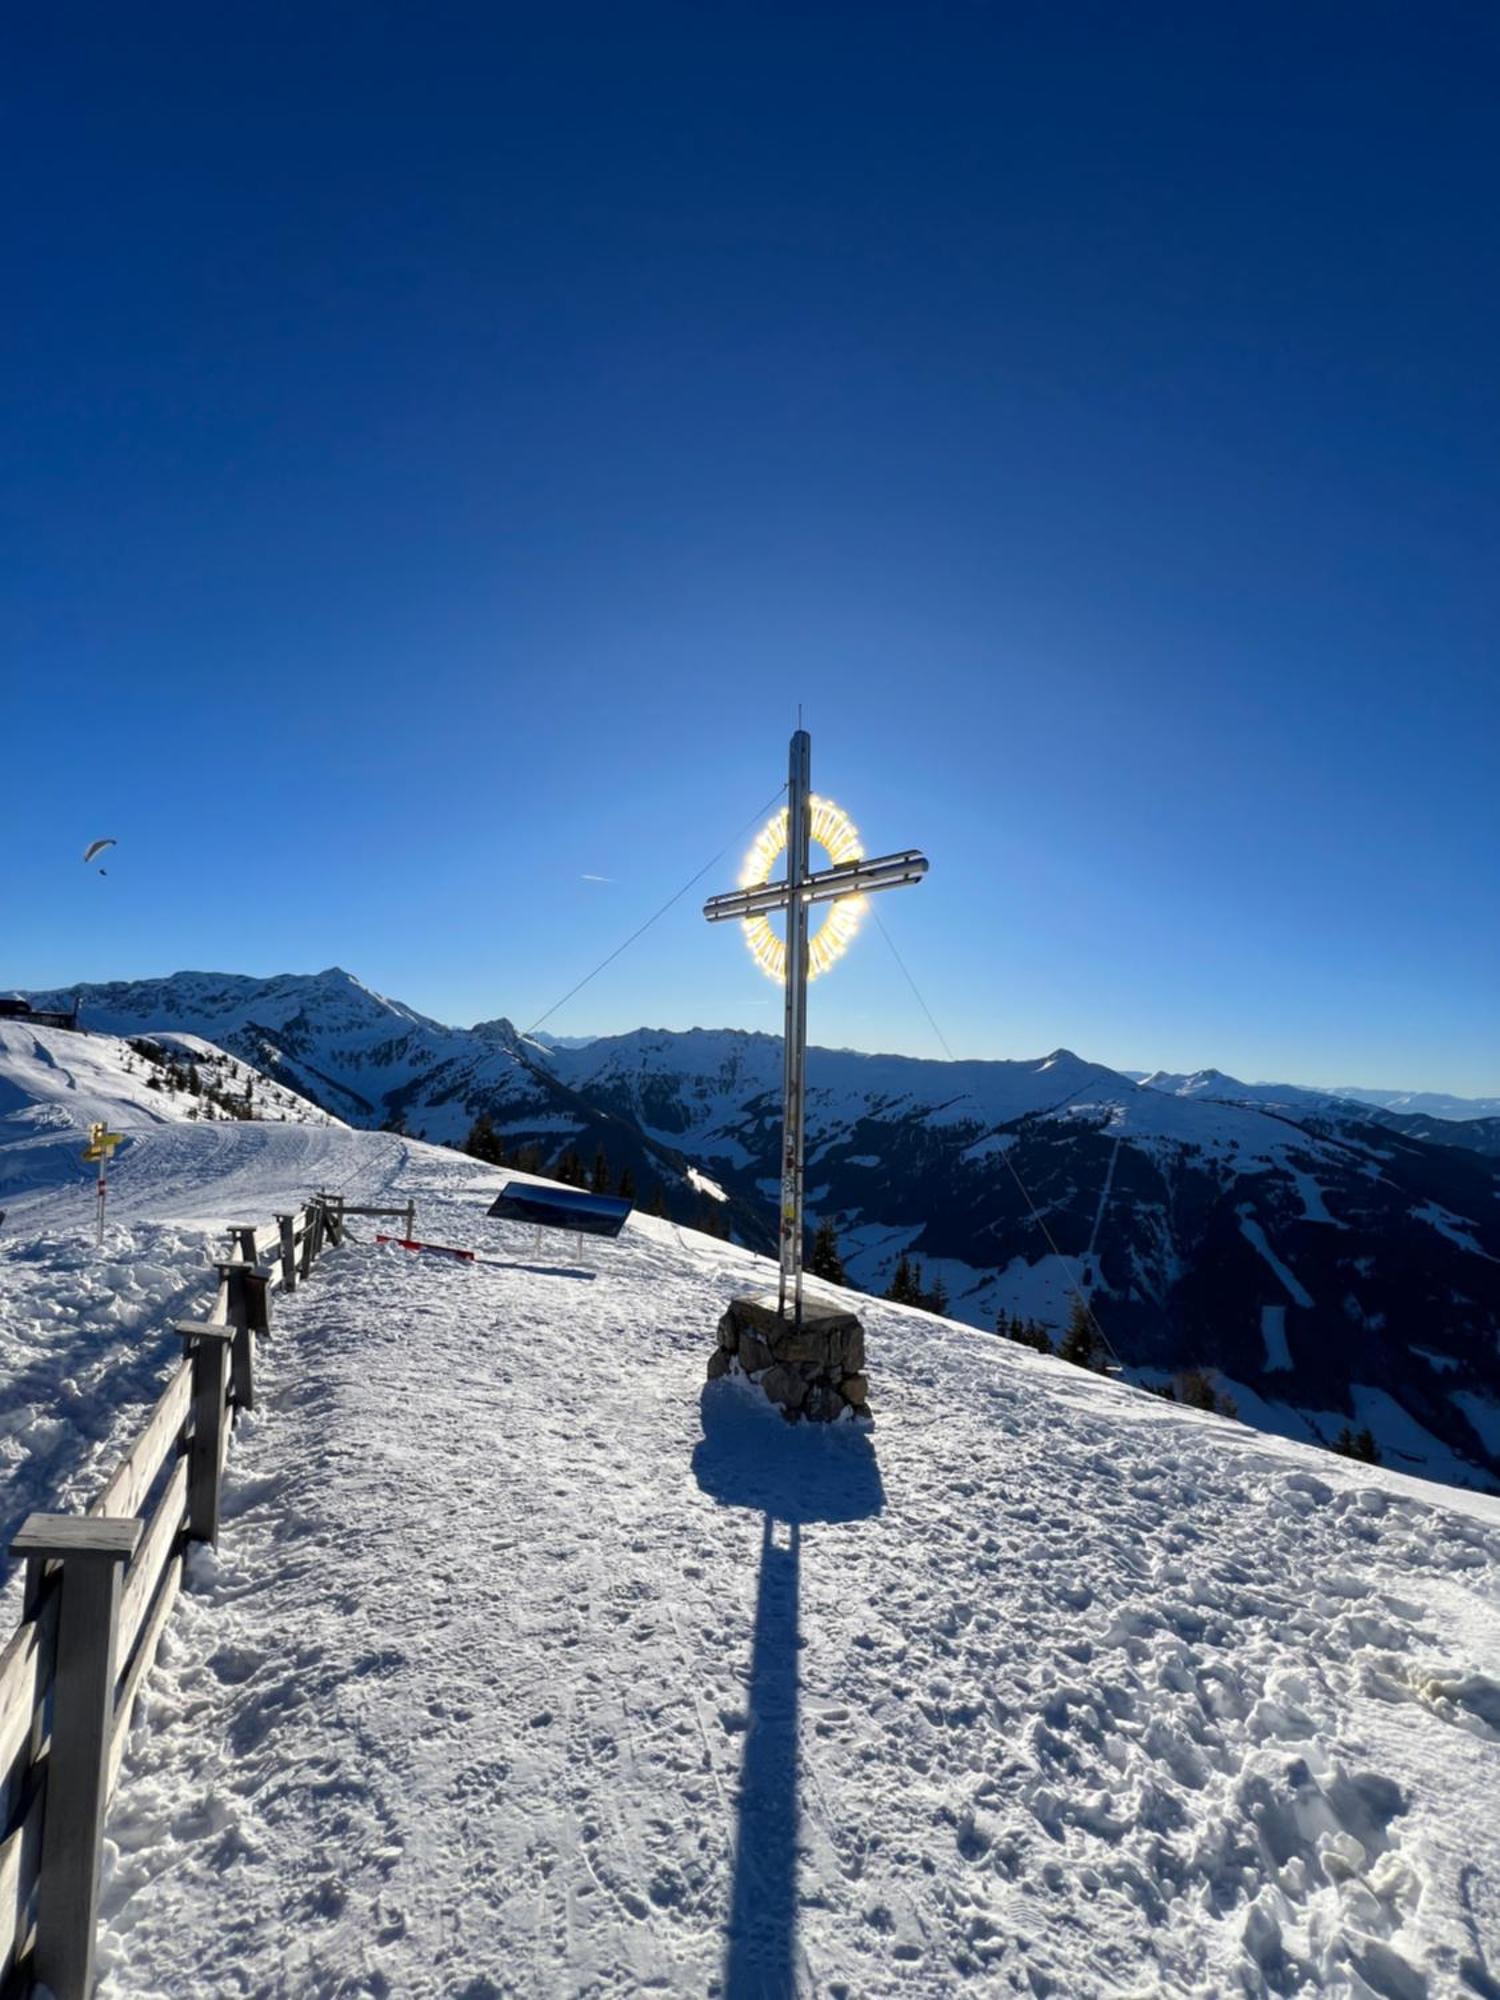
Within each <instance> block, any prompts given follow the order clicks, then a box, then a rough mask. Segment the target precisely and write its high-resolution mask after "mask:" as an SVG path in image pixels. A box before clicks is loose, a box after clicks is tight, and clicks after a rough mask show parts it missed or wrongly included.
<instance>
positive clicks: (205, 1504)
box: [174, 1319, 235, 1542]
mask: <svg viewBox="0 0 1500 2000" xmlns="http://www.w3.org/2000/svg"><path fill="white" fill-rule="evenodd" d="M174 1331H175V1332H176V1333H177V1334H178V1335H180V1337H181V1339H182V1343H183V1346H184V1347H185V1348H186V1350H187V1353H188V1355H189V1357H190V1359H191V1361H192V1364H193V1436H192V1442H191V1444H190V1445H189V1447H188V1492H187V1502H188V1524H187V1531H188V1540H189V1541H193V1542H216V1541H217V1540H218V1539H219V1488H220V1481H221V1477H222V1474H223V1468H224V1390H225V1385H226V1374H227V1371H226V1368H225V1363H226V1362H227V1360H228V1358H229V1356H228V1349H229V1345H230V1343H231V1342H232V1341H233V1339H234V1335H235V1329H234V1328H233V1327H230V1326H213V1325H207V1324H205V1323H204V1322H203V1321H201V1320H191V1319H180V1320H178V1322H177V1325H176V1327H175V1328H174Z"/></svg>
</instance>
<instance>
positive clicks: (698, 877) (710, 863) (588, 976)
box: [526, 784, 786, 1036]
mask: <svg viewBox="0 0 1500 2000" xmlns="http://www.w3.org/2000/svg"><path fill="white" fill-rule="evenodd" d="M785 790H786V786H785V785H784V784H781V785H778V786H777V787H776V790H775V791H774V792H773V793H772V794H771V796H770V798H769V799H767V801H766V803H765V804H764V805H763V806H760V807H759V808H758V809H757V810H756V811H755V812H753V813H751V815H750V817H749V819H747V820H746V821H745V824H744V825H743V826H742V827H741V828H740V830H739V831H738V833H732V834H731V835H730V836H729V838H728V840H726V841H725V843H724V845H723V846H722V847H721V848H720V849H719V851H718V853H717V854H715V855H713V856H712V857H711V858H710V859H709V860H707V861H705V862H704V864H703V866H702V867H701V868H700V869H699V870H698V872H697V874H695V875H691V876H689V878H688V879H687V881H686V882H684V883H683V885H682V887H681V888H680V889H678V890H677V891H676V892H675V893H674V894H673V895H670V896H668V898H667V900H666V901H665V902H664V903H663V904H662V906H661V908H660V909H659V910H657V911H655V912H654V913H653V914H652V915H651V916H649V917H647V919H646V921H645V922H644V923H643V924H642V925H641V926H640V928H639V929H638V930H633V931H632V932H631V933H630V936H629V937H628V938H626V940H625V942H624V943H623V944H617V945H616V946H615V948H614V950H613V951H612V952H611V953H610V954H609V956H608V957H607V958H601V959H600V961H599V963H598V964H597V965H596V966H595V967H594V969H593V971H592V972H586V973H585V974H584V976H583V978H582V979H580V980H579V982H578V984H577V985H576V986H570V987H569V988H568V990H567V992H566V993H565V994H564V995H563V996H562V998H561V1000H554V1001H553V1003H552V1005H551V1006H550V1007H549V1008H548V1009H547V1011H546V1013H545V1014H539V1015H538V1016H537V1018H536V1019H535V1020H534V1021H533V1022H532V1024H531V1026H530V1027H529V1028H528V1029H527V1030H526V1034H527V1035H528V1036H530V1035H534V1034H535V1033H536V1031H537V1029H538V1028H540V1027H541V1026H543V1024H544V1023H545V1022H547V1021H550V1020H551V1019H552V1016H553V1015H554V1014H556V1013H557V1012H558V1011H559V1010H560V1009H561V1008H563V1007H566V1006H567V1004H568V1002H569V1001H570V1000H571V999H572V998H573V996H574V995H575V994H577V993H581V992H582V991H583V989H584V987H585V986H587V985H588V984H589V982H590V981H591V980H594V979H597V978H598V977H599V974H600V973H601V972H603V971H604V969H605V967H606V966H609V965H613V964H614V962H615V960H616V959H617V958H618V957H619V956H620V954H621V953H622V952H625V951H628V950H629V949H630V947H631V946H632V945H633V944H634V943H635V941H636V939H637V938H642V937H644V936H645V935H646V933H647V931H649V930H650V928H651V926H652V925H653V924H654V923H656V922H657V921H658V919H659V918H661V917H664V916H665V915H666V914H667V912H668V910H670V909H671V907H672V905H673V904H674V903H680V902H681V901H682V899H683V897H684V896H685V895H686V894H687V892H688V890H689V889H691V888H692V887H693V885H694V883H695V882H701V881H702V880H703V877H704V876H705V875H706V874H707V873H708V871H709V869H710V868H714V867H717V865H718V864H719V862H721V861H722V860H723V859H724V856H725V855H726V854H727V853H728V852H729V850H730V848H731V847H735V846H737V845H738V843H739V842H740V841H742V840H743V839H744V838H745V835H746V834H747V833H749V832H750V830H751V829H752V828H753V827H755V826H757V825H758V824H759V823H760V821H762V820H763V819H764V818H765V816H766V814H767V813H768V812H769V811H770V810H771V808H772V806H774V805H775V803H776V801H777V800H778V799H779V798H780V797H781V795H782V793H783V792H784V791H785Z"/></svg>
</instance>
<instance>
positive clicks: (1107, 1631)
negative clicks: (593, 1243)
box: [101, 1134, 1500, 2000]
mask: <svg viewBox="0 0 1500 2000" xmlns="http://www.w3.org/2000/svg"><path fill="white" fill-rule="evenodd" d="M362 1141H363V1142H364V1143H374V1141H373V1140H366V1139H365V1135H358V1134H349V1135H344V1137H343V1140H342V1141H341V1143H343V1144H346V1145H348V1146H351V1147H354V1146H357V1145H358V1144H360V1143H361V1142H362ZM405 1168H406V1171H405V1175H404V1179H403V1186H404V1187H412V1186H413V1184H415V1188H414V1191H415V1193H416V1195H417V1199H418V1203H419V1218H420V1226H421V1233H422V1234H424V1235H426V1236H428V1237H431V1238H436V1239H439V1240H450V1241H457V1242H467V1243H473V1244H477V1245H479V1246H481V1247H484V1248H486V1249H488V1250H489V1251H490V1252H491V1253H492V1254H495V1255H498V1256H502V1257H503V1256H506V1255H510V1256H512V1257H515V1258H516V1259H517V1263H516V1265H515V1266H514V1267H513V1268H508V1269H506V1268H495V1267H491V1266H479V1267H475V1268H473V1269H466V1268H463V1267H458V1266H454V1265H448V1264H444V1263H440V1262H437V1261H435V1260H426V1259H418V1258H410V1257H407V1256H405V1255H404V1254H403V1253H400V1252H395V1251H381V1250H377V1249H375V1248H374V1247H373V1246H371V1245H370V1244H368V1243H365V1244H362V1245H358V1246H355V1247H352V1248H350V1249H348V1250H346V1251H344V1252H341V1253H330V1254H329V1255H328V1256H327V1257H325V1259H324V1260H323V1262H322V1263H321V1264H320V1266H319V1268H318V1272H317V1274H316V1276H315V1278H314V1280H313V1281H312V1282H311V1283H310V1284H309V1285H308V1286H307V1287H306V1288H304V1289H303V1290H301V1291H299V1292H298V1294H297V1295H296V1297H295V1298H294V1299H291V1300H288V1301H286V1302H285V1303H284V1304H283V1305H282V1307H281V1309H280V1311H279V1313H278V1316H277V1323H276V1329H275V1338H274V1340H273V1341H272V1343H271V1345H270V1346H269V1348H268V1349H267V1350H266V1353H265V1356H264V1399H263V1403H262V1407H261V1409H260V1411H259V1412H258V1413H257V1415H256V1417H255V1418H254V1419H253V1420H247V1421H246V1422H245V1423H244V1424H242V1426H241V1428H240V1430H239V1433H238V1435H237V1437H236V1440H235V1445H234V1450H233V1453H232V1455H231V1458H230V1463H229V1472H228V1488H227V1506H226V1520H225V1526H224V1531H223V1535H222V1538H221V1543H220V1546H219V1549H218V1550H217V1552H209V1551H199V1552H198V1553H197V1554H196V1555H195V1557H194V1558H193V1562H192V1565H191V1569H192V1575H191V1579H190V1584H189V1588H188V1590H187V1591H186V1592H185V1595H184V1598H183V1601H182V1605H181V1608H180V1610H179V1612H178V1614H177V1615H176V1617H175V1618H174V1621H173V1624H172V1625H171V1627H170V1628H169V1631H168V1635H167V1639H166V1642H165V1646H164V1651H163V1657H162V1663H161V1665H160V1666H159V1668H158V1670H157V1672H156V1674H155V1675H154V1677H153V1680H152V1682H151V1697H150V1700H149V1701H148V1702H147V1703H146V1704H145V1707H144V1712H143V1715H142V1720H141V1722H140V1724H139V1726H138V1727H137V1729H136V1731H135V1733H134V1736H133V1739H132V1754H131V1757H130V1760H129V1762H128V1764H127V1767H126V1771H125V1774H124V1777H123V1779H122V1784H121V1789H120V1792H119V1794H118V1797H117V1802H116V1805H115V1808H114V1811H113V1813H112V1816H111V1821H110V1828H109V1833H110V1839H109V1844H108V1852H107V1881H106V1886H105V1917H106V1934H105V1938H104V1941H103V1964H104V1967H105V1972H104V1978H103V1981H102V1985H101V1993H102V1994H104V1995H107V1996H111V2000H123V1996H127V1995H128V1996H136V2000H139V1996H146V1995H152V1996H156V1995H162V1996H165V1995H174V1996H176V1995H198V1994H202V1993H204V1992H213V1993H215V1994H224V1995H233V1994H244V1995H272V1994H286V1995H320V1996H321V1995H327V1996H333V1995H336V1994H337V1995H352V1994H370V1995H393V1996H394V1995H403V1996H405V1995H412V1996H428V1995H431V1996H436V1995H454V1996H463V2000H482V1996H489V1995H497V1994H511V1993H517V1994H538V1995H558V1996H564V1995H574V1994H579V1995H584V1994H589V1995H621V1996H623V1995H626V1994H634V1993H640V1992H664V1993H671V1994H679V1995H698V1994H703V1993H714V1992H717V1993H720V1994H724V1995H726V1996H729V2000H748V1997H749V1996H751V1995H757V1996H759V1995H773V1994H791V1993H807V1994H811V1993H815V1992H816V1993H818V1994H829V1995H835V1996H836V1995H841V1994H845V1995H849V1996H854V1995H859V1996H867V1995H881V1994H895V1993H945V1992H951V1991H954V1990H956V1989H957V1988H959V1987H960V1986H961V1985H964V1984H969V1985H971V1987H972V1990H975V1991H997V1992H1001V1991H1016V1992H1020V1993H1025V1994H1046V1993H1055V1994H1058V1995H1066V1996H1069V2000H1074V1997H1075V1996H1076V1997H1077V2000H1082V1997H1083V1996H1088V1995H1091V1994H1105V1993H1137V1994H1142V1995H1144V1994H1154V1993H1159V1992H1165V1993H1174V1994H1195V1995H1213V1994H1226V1993H1237V1992H1249V1993H1281V1992H1290V1991H1294V1990H1297V1989H1298V1988H1299V1987H1314V1988H1317V1989H1318V1990H1321V1991H1324V1992H1328V1993H1335V1994H1349V1995H1360V1996H1364V1995H1368V1994H1375V1995H1379V1996H1383V2000H1411V1996H1417V1995H1433V1996H1437V1995H1442V1994H1448V1993H1470V1994H1477V1995H1479V1996H1481V2000H1483V1996H1486V1995H1492V1994H1495V1993H1497V1992H1500V1830H1497V1827H1496V1822H1495V1817H1494V1812H1493V1801H1494V1799H1495V1797H1496V1796H1500V1682H1497V1681H1496V1680H1494V1679H1492V1678H1489V1677H1488V1674H1489V1673H1491V1672H1493V1668H1494V1663H1495V1661H1496V1660H1497V1658H1500V1508H1497V1506H1496V1505H1495V1503H1493V1502H1487V1501H1485V1500H1482V1499H1477V1498H1474V1497H1472V1496H1468V1495H1459V1494H1454V1495H1451V1496H1446V1495H1444V1494H1443V1493H1442V1491H1441V1489H1437V1488H1432V1487H1425V1488H1422V1487H1418V1486H1416V1485H1415V1484H1414V1483H1413V1482H1411V1481H1407V1480H1403V1479H1401V1478H1400V1477H1398V1476H1395V1475H1391V1474H1387V1473H1383V1472H1378V1471H1376V1472H1371V1471H1369V1470H1367V1469H1364V1468H1355V1467H1350V1466H1346V1465H1345V1464H1344V1463H1342V1462H1341V1461H1337V1460H1333V1459H1330V1458H1328V1457H1327V1456H1325V1455H1321V1454H1316V1453H1313V1452H1309V1451H1306V1450H1304V1449H1300V1448H1298V1447H1296V1446H1292V1445H1283V1444H1279V1443H1278V1442H1276V1441H1275V1440H1271V1439H1267V1438H1264V1437H1262V1436H1259V1435H1257V1434H1254V1433H1251V1432H1248V1431H1245V1430H1242V1429H1241V1428H1240V1427H1238V1426H1235V1425H1230V1424H1226V1423H1224V1422H1222V1421H1221V1420H1218V1419H1215V1418H1210V1417H1200V1416H1196V1415H1193V1414H1191V1413H1188V1412H1185V1411H1182V1410H1179V1409H1176V1408H1173V1407H1170V1406H1168V1405H1165V1404H1163V1403H1161V1402H1159V1401H1157V1400H1155V1399H1153V1398H1150V1397H1148V1396H1145V1395H1142V1394H1138V1393H1133V1392H1129V1391H1126V1390H1123V1389H1120V1388H1117V1387H1115V1386H1113V1385H1111V1384H1108V1383H1104V1382H1101V1381H1099V1380H1097V1379H1096V1378H1091V1377H1088V1376H1085V1375H1082V1374H1080V1373H1078V1372H1077V1371H1074V1370H1069V1369H1067V1368H1065V1367H1063V1366H1062V1364H1060V1363H1052V1362H1045V1361H1039V1360H1038V1359H1036V1358H1035V1357H1033V1356H1031V1355H1028V1354H1026V1353H1023V1352H1021V1351H1020V1350H1012V1349H1010V1348H1008V1347H1007V1346H1004V1345H1002V1344H1001V1343H998V1342H995V1341H993V1340H990V1339H987V1338H985V1337H984V1336H982V1335H978V1334H975V1333H973V1332H971V1331H968V1330H966V1329H960V1328H956V1327H950V1326H948V1325H946V1324H945V1323H943V1322H941V1321H937V1320H934V1319H932V1318H930V1317H928V1316H926V1315H924V1314H920V1313H913V1312H907V1311H902V1310H900V1309H898V1308H895V1307H890V1306H886V1305H883V1304H880V1303H878V1302H874V1301H871V1302H868V1306H867V1319H868V1324H869V1327H870V1336H871V1337H870V1349H871V1372H872V1378H873V1395H874V1399H875V1403H876V1407H877V1411H878V1414H879V1417H880V1424H879V1428H878V1430H877V1431H876V1433H875V1434H874V1436H873V1437H872V1438H866V1437H863V1436H860V1435H858V1434H855V1433H853V1432H850V1431H844V1432H839V1433H836V1434H822V1433H817V1432H814V1431H811V1430H809V1429H806V1428H799V1429H797V1430H788V1429H787V1428H786V1427H785V1426H783V1425H782V1424H781V1423H780V1421H779V1419H777V1418H775V1417H774V1416H772V1415H770V1414H769V1413H768V1412H765V1411H764V1410H763V1409H761V1408H758V1407H754V1406H751V1405H750V1404H747V1403H745V1402H742V1401H741V1400H740V1399H739V1398H738V1396H737V1395H736V1393H735V1391H734V1390H733V1389H732V1388H725V1387H724V1386H723V1385H720V1388H718V1389H716V1390H715V1391H714V1392H711V1393H710V1395H709V1397H708V1398H707V1400H706V1401H704V1400H703V1399H702V1398H701V1392H700V1384H701V1382H702V1377H703V1367H704V1362H705V1360H706V1357H707V1353H708V1348H709V1342H710V1340H711V1337H712V1329H713V1326H714V1322H715V1320H716V1317H717V1314H718V1311H719V1306H720V1302H721V1301H722V1300H723V1299H725V1298H726V1297H727V1296H729V1294H730V1293H731V1292H732V1291H735V1290H738V1289H741V1288H743V1287H744V1286H745V1284H746V1282H747V1280H749V1279H750V1278H751V1277H752V1273H753V1272H755V1273H758V1274H762V1275H763V1274H764V1272H765V1269H766V1267H765V1266H764V1265H759V1266H757V1265H754V1264H753V1261H752V1260H751V1259H749V1258H748V1257H746V1256H744V1255H742V1254H741V1253H739V1252H737V1251H734V1250H732V1249H730V1248H728V1247H727V1246H725V1245H722V1244H719V1243H715V1242H714V1241H712V1240H711V1239H707V1238H704V1237H699V1236H694V1235H692V1234H691V1233H689V1232H682V1233H681V1234H679V1233H678V1232H676V1231H675V1230H674V1229H672V1227H671V1226H670V1225H668V1224H663V1223H654V1222H650V1221H646V1220H643V1219H638V1220H637V1221H635V1222H634V1223H633V1224H632V1225H631V1227H630V1229H629V1230H628V1231H627V1234H626V1235H625V1236H624V1237H623V1238H622V1239H621V1240H620V1242H619V1243H618V1244H617V1245H610V1246H603V1247H600V1248H599V1249H598V1250H597V1252H596V1255H595V1262H596V1266H597V1274H596V1275H595V1276H593V1277H591V1278H590V1277H576V1276H567V1275H561V1274H549V1273H547V1272H545V1271H541V1270H533V1269H528V1268H526V1266H527V1265H528V1264H530V1263H531V1261H532V1259H531V1257H530V1255H529V1249H530V1246H529V1242H527V1241H526V1239H524V1238H518V1237H515V1236H512V1237H511V1238H510V1240H509V1242H508V1243H507V1242H506V1240H505V1239H504V1238H503V1237H502V1236H501V1233H500V1232H499V1230H498V1228H497V1226H496V1225H494V1224H490V1223H488V1222H486V1221H485V1220H484V1217H483V1210H484V1206H485V1204H486V1202H487V1200H488V1198H489V1194H490V1191H491V1190H492V1188H493V1186H494V1185H495V1184H496V1181H497V1180H498V1178H499V1177H498V1176H495V1175H491V1174H487V1173H486V1172H485V1171H484V1170H482V1169H479V1168H476V1167H474V1166H473V1164H472V1163H469V1162H463V1161H460V1160H457V1159H455V1158H454V1157H453V1156H451V1155H447V1156H444V1155H441V1154H439V1153H437V1152H436V1151H435V1150H433V1149H427V1148H421V1147H412V1148H410V1149H408V1150H407V1153H406V1160H405ZM568 1247H570V1246H568ZM542 1261H546V1259H544V1260H542Z"/></svg>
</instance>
